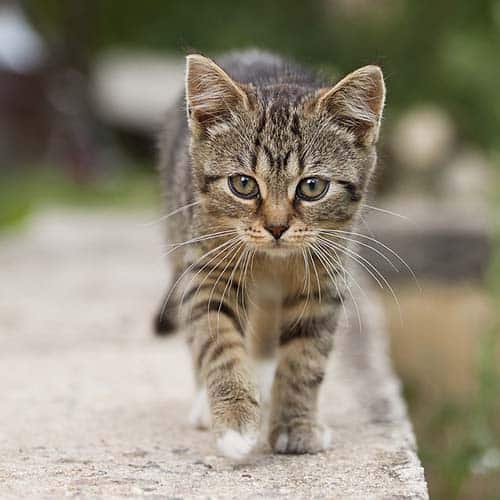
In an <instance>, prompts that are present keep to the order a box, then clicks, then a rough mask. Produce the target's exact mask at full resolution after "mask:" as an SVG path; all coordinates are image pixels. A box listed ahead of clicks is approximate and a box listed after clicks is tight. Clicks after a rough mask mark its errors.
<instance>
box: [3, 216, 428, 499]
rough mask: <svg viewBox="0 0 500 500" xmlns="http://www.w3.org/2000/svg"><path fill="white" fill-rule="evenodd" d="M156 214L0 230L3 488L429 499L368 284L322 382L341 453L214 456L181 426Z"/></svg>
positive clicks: (184, 405)
mask: <svg viewBox="0 0 500 500" xmlns="http://www.w3.org/2000/svg"><path fill="white" fill-rule="evenodd" d="M147 221H148V216H147V215H143V216H141V215H140V214H139V215H138V214H135V215H131V214H128V215H127V214H124V213H111V212H109V213H106V212H98V213H93V214H92V213H88V212H87V213H83V212H49V213H46V214H44V215H41V216H38V217H36V218H35V219H34V220H33V221H32V223H31V224H30V226H29V228H28V230H27V231H24V232H21V233H19V234H10V235H4V236H3V237H2V239H1V245H0V274H1V279H0V395H1V402H0V422H1V425H0V496H1V497H9V496H10V497H26V496H33V497H46V498H49V497H50V498H54V497H61V496H64V495H68V496H78V495H81V496H84V497H88V496H106V497H108V496H114V497H123V496H137V497H140V496H146V495H163V496H165V497H168V498H180V497H205V498H208V497H212V498H213V497H216V498H226V497H227V498H235V497H237V498H261V497H265V498H269V497H284V498H290V497H292V498H301V497H302V498H314V497H316V498H325V497H328V498H360V499H361V498H363V499H365V498H395V497H397V498H400V497H404V498H427V490H426V484H425V480H424V475H423V470H422V467H421V465H420V462H419V460H418V458H417V455H416V452H415V442H414V437H413V434H412V430H411V427H410V424H409V422H408V420H407V416H406V411H405V407H404V404H403V402H402V399H401V396H400V387H399V384H398V382H397V380H396V378H395V377H394V374H393V373H392V371H391V368H390V365H389V361H388V358H387V355H386V344H385V337H384V322H383V317H382V315H381V310H380V307H379V305H378V304H377V303H376V301H375V300H374V299H373V298H372V296H371V295H370V293H369V291H368V293H367V295H369V300H366V299H365V300H363V301H362V300H361V298H360V301H359V308H360V315H361V319H362V326H363V328H362V329H360V328H358V327H357V320H356V315H355V314H354V315H352V316H350V317H348V318H346V319H345V320H344V324H343V326H342V328H341V331H340V332H339V334H338V338H337V349H336V351H335V355H334V356H333V358H332V360H331V365H330V371H329V376H328V377H327V380H326V383H325V387H324V390H323V393H322V406H321V408H322V415H323V419H324V420H325V421H326V422H327V423H328V424H329V425H330V426H331V427H332V429H333V436H334V441H333V446H332V448H331V450H329V451H328V452H326V453H322V454H318V455H316V456H274V455H271V454H270V452H269V449H268V448H267V447H266V446H265V445H262V447H261V448H260V449H259V450H258V452H257V453H256V454H255V455H254V456H253V457H251V459H250V460H249V462H248V463H246V464H242V465H233V464H231V463H230V462H228V461H227V460H225V459H223V458H220V457H217V456H215V451H214V447H213V445H212V440H211V437H210V435H209V434H208V433H205V432H201V431H196V430H193V429H190V428H189V426H188V424H187V414H188V411H189V407H190V403H191V396H192V393H193V383H192V378H191V372H190V366H189V359H188V355H187V351H186V348H185V346H184V343H183V341H182V338H181V337H180V336H174V337H170V338H167V339H159V338H155V337H154V336H153V335H152V334H151V331H150V322H151V318H152V315H153V312H154V310H155V308H156V305H157V301H158V300H159V298H160V295H161V292H162V291H163V290H162V281H163V280H164V277H165V275H166V270H165V268H164V265H163V264H162V258H161V254H162V242H161V237H160V229H159V226H157V225H152V226H151V225H147V224H145V223H146V222H147ZM347 323H349V325H348V324H347Z"/></svg>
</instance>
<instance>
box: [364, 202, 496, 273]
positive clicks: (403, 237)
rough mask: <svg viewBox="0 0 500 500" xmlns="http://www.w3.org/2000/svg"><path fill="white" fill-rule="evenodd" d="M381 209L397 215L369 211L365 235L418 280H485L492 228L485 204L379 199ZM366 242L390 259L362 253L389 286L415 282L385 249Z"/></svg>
mask: <svg viewBox="0 0 500 500" xmlns="http://www.w3.org/2000/svg"><path fill="white" fill-rule="evenodd" d="M376 206H377V207H380V208H382V209H385V210H389V211H391V212H393V213H394V214H398V215H391V214H389V213H383V212H379V211H376V210H373V209H369V208H366V209H365V215H364V219H365V226H364V227H363V226H362V232H363V233H364V234H366V235H368V236H369V237H373V238H376V239H378V240H380V241H381V242H382V243H383V244H384V245H386V246H388V247H390V248H391V249H392V250H393V251H394V252H396V253H397V254H398V255H400V256H401V258H402V259H404V260H405V261H406V262H407V264H408V265H409V266H410V267H411V269H412V270H413V272H414V273H415V275H416V277H417V279H418V280H434V281H448V282H467V281H481V280H482V279H483V278H484V277H485V275H486V272H487V270H488V269H489V265H490V257H491V250H492V248H491V247H492V223H491V218H490V215H489V211H488V205H487V203H486V200H483V201H482V202H481V201H468V202H464V201H463V200H461V199H459V198H457V199H451V198H450V199H449V200H447V201H446V202H445V201H443V200H441V201H437V200H433V199H429V198H427V197H425V196H424V195H422V194H414V195H413V196H411V197H410V196H408V195H407V196H404V197H398V198H396V199H394V198H393V199H391V200H379V201H378V202H377V203H376ZM360 241H364V242H365V243H369V244H370V245H373V246H375V247H376V248H378V250H379V251H382V252H383V253H385V254H386V256H387V257H388V258H389V260H390V261H392V262H393V264H394V265H395V266H396V268H397V269H398V270H399V271H398V270H397V269H394V267H392V266H391V264H389V262H388V261H387V260H385V259H383V258H382V257H380V255H377V254H376V253H375V252H373V251H371V250H369V249H368V248H366V247H363V248H360V250H362V253H363V254H364V256H365V257H366V258H367V259H368V260H369V261H370V262H372V263H373V264H374V265H375V266H376V267H377V268H378V269H379V270H380V272H381V273H382V274H383V275H384V276H385V277H386V278H388V280H389V281H390V282H394V281H408V280H410V281H411V280H412V279H413V278H412V276H411V273H409V272H408V270H407V269H405V266H404V265H403V264H402V263H401V262H400V261H399V260H398V258H397V257H395V256H394V255H393V254H391V253H390V251H388V250H387V249H384V248H382V247H381V246H380V245H377V244H374V242H371V241H365V240H363V239H361V240H360Z"/></svg>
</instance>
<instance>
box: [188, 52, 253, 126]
mask: <svg viewBox="0 0 500 500" xmlns="http://www.w3.org/2000/svg"><path fill="white" fill-rule="evenodd" d="M186 103H187V112H188V120H189V124H190V127H191V129H192V130H193V131H194V132H203V131H205V130H206V129H207V128H208V127H210V126H211V125H213V124H215V123H220V122H221V121H222V122H223V121H226V120H228V119H229V118H230V116H231V113H232V112H235V111H241V110H245V109H248V108H249V99H248V95H247V93H246V92H245V91H244V90H243V88H242V86H241V85H240V84H238V83H236V82H235V81H234V80H232V79H231V78H230V77H229V75H228V74H227V73H226V72H225V71H224V70H223V69H222V68H220V67H219V66H217V64H215V63H214V62H213V61H212V60H210V59H208V58H207V57H203V56H200V55H198V54H193V55H189V56H187V60H186Z"/></svg>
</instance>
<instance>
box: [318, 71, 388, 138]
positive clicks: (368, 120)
mask: <svg viewBox="0 0 500 500" xmlns="http://www.w3.org/2000/svg"><path fill="white" fill-rule="evenodd" d="M384 100H385V86H384V81H383V78H382V72H381V71H380V69H379V68H378V67H376V66H366V67H365V68H361V69H359V70H357V71H355V72H353V73H351V74H350V75H348V76H346V77H345V78H344V79H342V80H341V81H340V82H339V83H337V84H336V85H335V86H334V87H333V88H332V89H329V90H326V91H324V93H323V95H322V96H321V97H320V98H319V101H318V104H317V109H318V110H321V109H323V110H326V111H327V112H328V113H330V114H331V115H332V116H333V118H334V119H335V121H336V122H337V123H339V124H340V125H341V126H343V127H345V128H346V129H348V130H350V131H352V132H353V133H354V134H355V135H356V136H357V137H358V138H359V139H360V140H361V141H374V140H376V138H377V134H378V127H379V123H380V118H381V114H382V109H383V106H384Z"/></svg>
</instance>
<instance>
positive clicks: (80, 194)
mask: <svg viewBox="0 0 500 500" xmlns="http://www.w3.org/2000/svg"><path fill="white" fill-rule="evenodd" d="M157 190H158V183H157V179H156V177H155V176H153V175H151V174H146V173H142V172H141V171H140V170H139V169H135V170H133V171H125V172H124V173H122V175H120V176H116V175H114V176H113V177H111V178H109V179H99V180H98V181H96V182H92V183H88V184H84V185H82V184H77V183H75V182H73V181H71V180H69V179H68V178H67V176H65V175H63V174H62V173H58V172H57V171H56V170H54V169H49V168H39V169H30V174H29V175H23V174H19V175H16V176H11V177H8V178H3V179H2V182H1V183H0V230H2V229H7V228H12V227H15V226H17V225H19V224H21V223H22V222H24V221H25V220H26V218H27V217H28V216H29V215H30V214H32V213H33V212H34V211H35V210H36V209H38V208H40V207H43V206H53V205H59V204H63V205H73V206H86V207H88V206H93V207H96V206H102V207H120V206H128V207H130V206H134V205H135V206H145V207H147V206H152V205H153V204H154V203H156V202H157V200H158V198H159V193H158V192H157Z"/></svg>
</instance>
